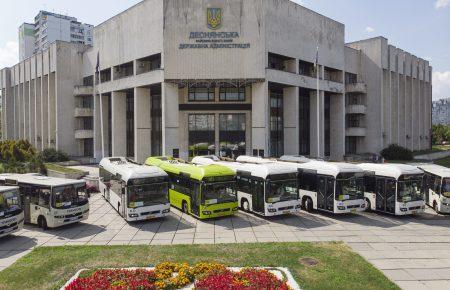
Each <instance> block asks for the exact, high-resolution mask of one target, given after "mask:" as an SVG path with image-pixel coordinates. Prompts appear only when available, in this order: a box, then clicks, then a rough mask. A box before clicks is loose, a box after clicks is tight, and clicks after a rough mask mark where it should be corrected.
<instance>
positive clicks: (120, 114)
mask: <svg viewBox="0 0 450 290" xmlns="http://www.w3.org/2000/svg"><path fill="white" fill-rule="evenodd" d="M126 101H127V98H126V93H124V92H112V94H111V102H112V110H111V111H112V155H113V156H126V155H127V142H126V140H127V127H126V110H127V106H126V105H127V104H126Z"/></svg>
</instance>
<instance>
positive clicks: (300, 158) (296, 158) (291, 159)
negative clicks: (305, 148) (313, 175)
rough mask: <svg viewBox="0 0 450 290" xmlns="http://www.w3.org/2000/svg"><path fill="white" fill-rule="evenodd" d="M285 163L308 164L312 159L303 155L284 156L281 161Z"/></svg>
mask: <svg viewBox="0 0 450 290" xmlns="http://www.w3.org/2000/svg"><path fill="white" fill-rule="evenodd" d="M279 160H280V161H285V162H296V163H306V162H310V161H312V160H311V159H309V158H307V157H305V156H302V155H283V156H281V157H280V159H279Z"/></svg>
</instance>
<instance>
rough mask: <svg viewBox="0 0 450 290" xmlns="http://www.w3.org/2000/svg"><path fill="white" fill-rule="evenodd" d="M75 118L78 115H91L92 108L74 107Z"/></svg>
mask: <svg viewBox="0 0 450 290" xmlns="http://www.w3.org/2000/svg"><path fill="white" fill-rule="evenodd" d="M74 115H75V118H80V117H93V116H94V110H93V109H91V108H75V114H74Z"/></svg>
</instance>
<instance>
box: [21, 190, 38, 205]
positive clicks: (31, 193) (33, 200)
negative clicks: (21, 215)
mask: <svg viewBox="0 0 450 290" xmlns="http://www.w3.org/2000/svg"><path fill="white" fill-rule="evenodd" d="M23 192H24V193H25V196H29V197H30V203H32V204H39V188H37V187H28V186H27V187H24V188H23Z"/></svg>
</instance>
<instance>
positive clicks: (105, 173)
mask: <svg viewBox="0 0 450 290" xmlns="http://www.w3.org/2000/svg"><path fill="white" fill-rule="evenodd" d="M99 171H100V178H101V179H102V181H103V182H109V181H110V180H111V174H110V173H109V172H108V171H106V170H105V169H104V168H103V167H100V170H99Z"/></svg>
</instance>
